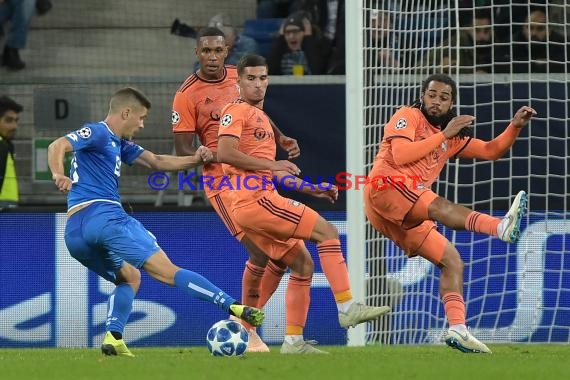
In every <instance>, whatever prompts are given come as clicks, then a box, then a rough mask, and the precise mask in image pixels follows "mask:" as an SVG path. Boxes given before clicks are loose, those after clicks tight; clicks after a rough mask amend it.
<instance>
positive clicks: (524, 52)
mask: <svg viewBox="0 0 570 380" xmlns="http://www.w3.org/2000/svg"><path fill="white" fill-rule="evenodd" d="M566 51H567V48H566V42H565V38H564V36H562V35H560V34H559V33H557V32H556V31H554V30H553V29H552V27H549V25H548V20H547V19H546V9H545V8H542V7H533V8H531V9H530V13H529V15H528V17H527V19H526V21H525V23H524V24H523V26H522V28H521V31H520V32H519V33H518V34H516V35H515V36H514V38H513V72H515V73H529V72H530V73H546V72H551V73H564V72H565V70H566V65H567V57H566V54H565V52H566Z"/></svg>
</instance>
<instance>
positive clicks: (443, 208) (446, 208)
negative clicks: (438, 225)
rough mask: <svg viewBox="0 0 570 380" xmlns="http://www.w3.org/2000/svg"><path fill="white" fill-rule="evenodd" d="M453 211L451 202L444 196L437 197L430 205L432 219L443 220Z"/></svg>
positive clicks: (429, 212) (429, 214) (429, 211)
mask: <svg viewBox="0 0 570 380" xmlns="http://www.w3.org/2000/svg"><path fill="white" fill-rule="evenodd" d="M451 212H453V210H452V204H451V202H449V201H448V200H447V199H445V198H442V197H437V198H435V199H434V200H433V202H431V203H430V205H429V206H428V216H429V218H430V219H432V220H441V218H442V217H443V216H445V215H448V214H449V213H451Z"/></svg>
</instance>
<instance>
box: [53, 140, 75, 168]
mask: <svg viewBox="0 0 570 380" xmlns="http://www.w3.org/2000/svg"><path fill="white" fill-rule="evenodd" d="M71 151H73V147H72V146H71V143H70V142H69V141H67V139H66V138H65V137H60V138H58V139H57V140H55V141H53V142H52V143H51V144H49V146H48V167H49V170H50V171H51V173H52V175H65V173H64V170H65V169H64V166H63V161H64V158H65V153H67V152H71Z"/></svg>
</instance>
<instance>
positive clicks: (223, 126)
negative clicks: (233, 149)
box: [218, 104, 247, 139]
mask: <svg viewBox="0 0 570 380" xmlns="http://www.w3.org/2000/svg"><path fill="white" fill-rule="evenodd" d="M222 115H223V116H222V117H221V119H220V129H219V130H218V136H233V137H237V138H238V139H239V138H240V137H241V134H242V131H243V127H244V125H245V124H246V118H247V115H246V113H245V108H244V107H240V106H239V105H238V104H230V105H228V106H226V107H225V108H224V109H223V110H222Z"/></svg>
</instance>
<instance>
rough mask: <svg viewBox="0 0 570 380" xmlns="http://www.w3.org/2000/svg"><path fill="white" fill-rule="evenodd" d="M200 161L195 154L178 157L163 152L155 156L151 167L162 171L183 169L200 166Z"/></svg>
mask: <svg viewBox="0 0 570 380" xmlns="http://www.w3.org/2000/svg"><path fill="white" fill-rule="evenodd" d="M202 163H203V162H202V160H201V159H200V158H199V157H196V156H195V155H192V156H182V157H178V156H171V155H168V154H165V155H157V156H156V161H155V162H154V164H153V166H152V167H151V169H154V170H164V171H173V170H185V169H190V168H194V167H196V166H200V165H202Z"/></svg>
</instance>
